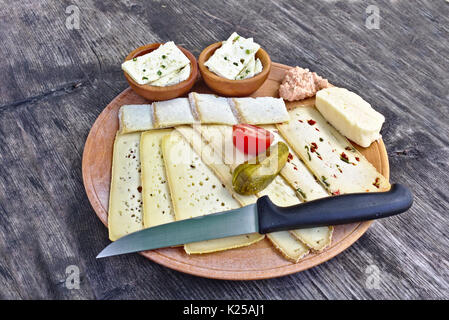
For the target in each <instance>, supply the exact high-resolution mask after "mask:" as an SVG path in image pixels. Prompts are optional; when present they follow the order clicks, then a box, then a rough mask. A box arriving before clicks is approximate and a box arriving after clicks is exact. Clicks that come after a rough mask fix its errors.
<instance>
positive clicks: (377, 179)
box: [373, 178, 380, 189]
mask: <svg viewBox="0 0 449 320" xmlns="http://www.w3.org/2000/svg"><path fill="white" fill-rule="evenodd" d="M373 186H375V187H376V188H377V189H379V186H380V178H376V181H374V183H373Z"/></svg>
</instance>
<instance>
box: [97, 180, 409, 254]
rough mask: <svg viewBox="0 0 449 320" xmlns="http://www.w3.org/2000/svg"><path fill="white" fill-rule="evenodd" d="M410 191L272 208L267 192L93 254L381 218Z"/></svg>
mask: <svg viewBox="0 0 449 320" xmlns="http://www.w3.org/2000/svg"><path fill="white" fill-rule="evenodd" d="M412 203H413V196H412V194H411V192H410V190H409V189H408V188H407V187H405V186H403V185H401V184H393V185H392V187H391V189H390V190H389V191H387V192H374V193H352V194H345V195H339V196H333V197H328V198H322V199H318V200H314V201H309V202H305V203H301V204H298V205H294V206H290V207H278V206H276V205H275V204H274V203H273V202H271V201H270V199H269V198H268V197H267V196H264V197H261V198H259V199H258V200H257V202H256V203H255V204H251V205H249V206H245V207H242V208H238V209H234V210H229V211H224V212H219V213H214V214H209V215H205V216H201V217H196V218H192V219H186V220H180V221H176V222H171V223H167V224H162V225H159V226H156V227H152V228H147V229H144V230H140V231H137V232H134V233H131V234H129V235H126V236H124V237H122V238H120V239H118V240H117V241H115V242H113V243H111V244H110V245H108V246H107V247H106V248H105V249H104V250H103V251H101V252H100V254H99V255H98V256H97V258H104V257H109V256H115V255H120V254H125V253H131V252H138V251H145V250H152V249H158V248H164V247H170V246H175V245H180V244H185V243H190V242H196V241H203V240H210V239H218V238H224V237H230V236H236V235H241V234H248V233H254V232H259V233H269V232H275V231H284V230H292V229H301V228H311V227H320V226H332V225H338V224H345V223H352V222H359V221H366V220H373V219H379V218H385V217H389V216H392V215H396V214H399V213H402V212H404V211H407V210H408V209H409V208H410V207H411V205H412Z"/></svg>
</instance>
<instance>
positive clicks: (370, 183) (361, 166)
mask: <svg viewBox="0 0 449 320" xmlns="http://www.w3.org/2000/svg"><path fill="white" fill-rule="evenodd" d="M289 114H290V121H289V122H288V123H283V124H278V125H277V127H278V129H279V132H280V133H281V135H282V136H283V137H284V138H285V140H286V141H287V142H288V144H289V145H290V146H291V147H292V148H293V149H294V150H295V151H296V153H297V154H298V155H299V156H300V157H301V159H302V160H303V161H304V163H305V164H306V165H307V167H308V168H309V169H310V170H311V172H312V173H313V174H314V175H315V176H316V177H317V178H318V180H319V181H320V182H321V183H322V185H323V186H324V187H325V188H326V190H328V192H329V193H330V194H334V195H337V194H343V193H355V192H364V191H366V192H377V191H386V190H388V189H389V188H390V184H389V183H388V181H387V180H386V179H385V178H384V177H383V176H382V175H381V174H380V173H379V172H377V170H376V168H374V166H373V165H372V164H371V163H369V162H368V160H366V159H365V157H364V156H363V155H362V154H361V153H360V152H358V151H357V150H356V149H355V148H354V147H353V146H352V145H351V143H350V142H349V141H348V140H347V139H346V138H345V137H343V136H342V135H341V134H340V133H339V132H338V131H337V130H336V129H335V128H333V127H332V126H331V125H330V124H329V123H328V122H327V121H326V120H325V119H324V118H323V116H321V114H320V113H319V112H318V110H316V109H315V108H314V107H297V108H295V109H293V110H290V111H289Z"/></svg>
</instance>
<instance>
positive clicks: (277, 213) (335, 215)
mask: <svg viewBox="0 0 449 320" xmlns="http://www.w3.org/2000/svg"><path fill="white" fill-rule="evenodd" d="M412 203H413V196H412V193H411V192H410V190H409V189H408V188H407V187H405V186H403V185H401V184H393V185H392V186H391V189H390V191H387V192H364V193H352V194H344V195H340V196H333V197H328V198H323V199H318V200H314V201H309V202H305V203H301V204H298V205H294V206H290V207H278V206H277V205H275V204H274V203H273V202H271V200H270V199H269V198H268V196H263V197H261V198H259V199H258V200H257V211H258V215H259V233H268V232H274V231H283V230H293V229H300V228H311V227H320V226H332V225H338V224H345V223H352V222H359V221H365V220H373V219H379V218H385V217H389V216H392V215H396V214H399V213H402V212H404V211H407V210H408V209H409V208H410V207H411V206H412Z"/></svg>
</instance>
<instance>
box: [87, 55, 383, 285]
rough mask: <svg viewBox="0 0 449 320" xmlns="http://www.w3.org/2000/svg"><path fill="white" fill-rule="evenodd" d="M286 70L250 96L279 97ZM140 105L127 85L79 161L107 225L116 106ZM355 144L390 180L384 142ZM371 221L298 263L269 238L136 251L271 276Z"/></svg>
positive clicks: (211, 270) (179, 264)
mask: <svg viewBox="0 0 449 320" xmlns="http://www.w3.org/2000/svg"><path fill="white" fill-rule="evenodd" d="M288 68H290V67H289V66H286V65H282V64H278V63H273V65H272V70H271V73H270V75H269V77H268V80H267V81H266V82H265V83H264V84H263V85H262V87H261V88H259V90H258V91H256V92H255V93H254V94H253V95H252V96H254V97H256V96H273V97H278V88H279V84H280V82H281V80H282V78H283V76H284V72H285V70H287V69H288ZM192 91H195V92H201V93H208V92H211V91H210V89H208V88H207V87H206V86H205V85H204V83H203V82H202V81H201V80H199V81H198V82H197V83H196V84H195V86H194V87H193V88H192ZM313 102H314V100H313V99H308V100H304V101H301V102H300V103H299V104H308V105H309V104H313ZM143 103H148V101H147V100H145V99H143V98H142V97H140V96H138V95H137V94H135V93H134V92H133V91H132V90H131V88H128V89H126V90H125V91H123V92H122V93H121V94H119V95H118V96H117V97H116V98H115V99H114V100H112V101H111V103H110V104H109V105H108V106H107V107H106V108H105V109H104V110H103V112H101V114H100V115H99V116H98V118H97V120H96V121H95V123H94V125H93V127H92V129H91V130H90V133H89V136H88V137H87V141H86V144H85V147H84V154H83V164H82V167H83V180H84V186H85V188H86V193H87V196H88V197H89V200H90V203H91V204H92V207H93V208H94V210H95V212H96V214H97V216H98V217H99V218H100V220H101V221H102V222H103V224H104V225H105V226H107V220H108V219H107V214H108V213H107V212H108V202H109V186H110V180H111V161H112V148H113V143H114V137H115V134H116V132H117V130H118V116H117V115H118V110H119V108H120V107H121V106H122V105H124V104H143ZM295 104H298V103H295ZM355 146H356V147H357V149H359V150H360V151H361V152H362V154H363V155H364V156H365V157H366V158H367V159H368V160H369V161H370V162H371V163H372V164H373V165H374V166H375V167H376V168H377V170H379V172H380V173H382V174H383V175H384V176H385V177H386V178H387V179H389V164H388V156H387V151H386V149H385V145H384V143H383V141H381V140H380V141H378V142H375V143H373V144H372V145H371V146H370V147H369V148H361V147H358V146H357V145H355ZM370 224H371V222H370V221H369V222H363V223H353V224H347V225H341V226H336V227H335V231H334V234H333V239H332V244H331V246H330V247H328V248H327V249H326V250H325V251H323V252H321V253H314V254H309V255H307V256H306V257H304V258H303V259H302V260H300V261H299V262H298V263H292V262H290V261H287V260H286V259H285V258H284V257H282V256H281V254H279V253H278V252H277V251H276V249H274V248H273V246H272V245H271V244H270V242H269V241H268V240H267V239H264V240H262V241H259V242H258V243H256V244H253V245H251V246H248V247H243V248H238V249H232V250H227V251H223V252H217V253H210V254H203V255H190V256H189V255H188V254H186V253H185V252H184V249H183V248H182V247H177V248H164V249H158V250H153V251H145V252H141V253H140V254H142V255H143V256H144V257H146V258H148V259H150V260H152V261H154V262H157V263H159V264H161V265H164V266H166V267H169V268H172V269H175V270H178V271H181V272H185V273H189V274H193V275H197V276H202V277H207V278H215V279H228V280H255V279H266V278H274V277H279V276H284V275H288V274H292V273H295V272H299V271H303V270H306V269H308V268H311V267H313V266H316V265H318V264H320V263H323V262H325V261H327V260H329V259H331V258H332V257H334V256H336V255H337V254H339V253H340V252H342V251H343V250H345V249H346V248H348V247H349V246H350V245H351V244H353V243H354V242H355V241H356V240H357V239H358V238H359V237H360V236H362V235H363V234H364V233H365V231H366V230H367V229H368V228H369V226H370Z"/></svg>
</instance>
